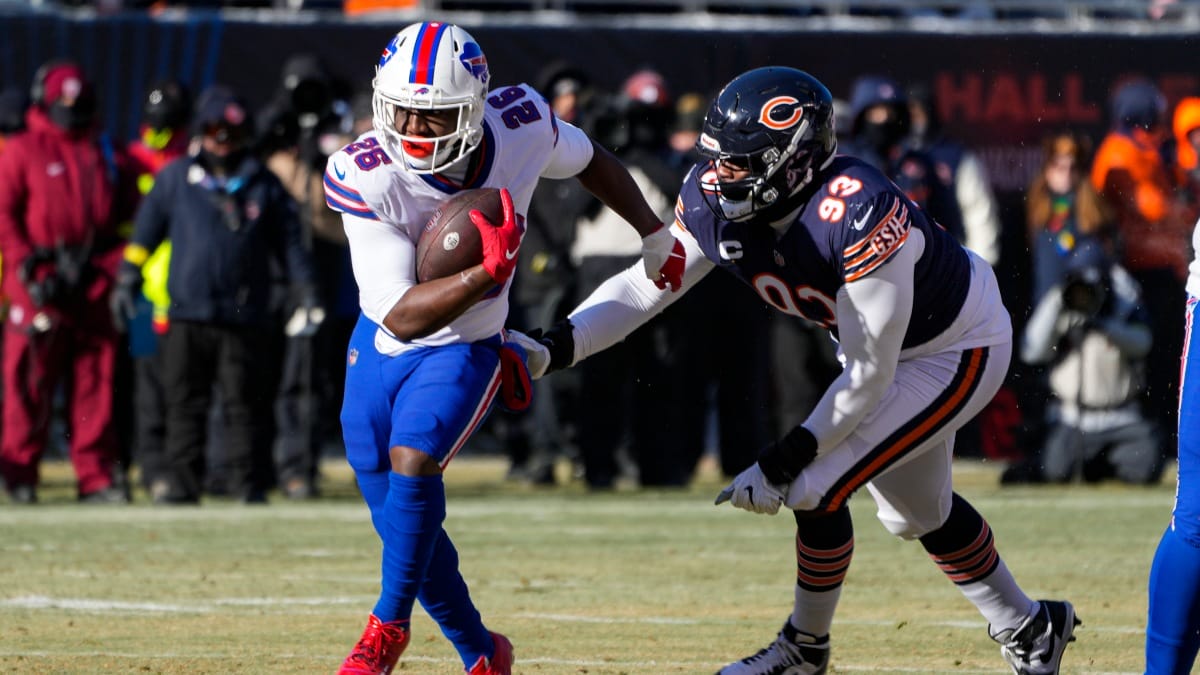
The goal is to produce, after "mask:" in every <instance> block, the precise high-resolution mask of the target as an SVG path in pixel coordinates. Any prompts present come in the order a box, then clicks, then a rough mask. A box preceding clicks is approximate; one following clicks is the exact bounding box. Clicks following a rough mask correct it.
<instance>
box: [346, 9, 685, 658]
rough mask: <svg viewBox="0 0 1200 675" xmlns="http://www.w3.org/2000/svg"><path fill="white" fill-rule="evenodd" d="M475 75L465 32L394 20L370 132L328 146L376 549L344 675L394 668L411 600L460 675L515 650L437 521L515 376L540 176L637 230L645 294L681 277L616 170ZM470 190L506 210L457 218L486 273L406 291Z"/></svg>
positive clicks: (632, 188)
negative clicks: (355, 296)
mask: <svg viewBox="0 0 1200 675" xmlns="http://www.w3.org/2000/svg"><path fill="white" fill-rule="evenodd" d="M489 76H490V73H489V71H488V67H487V59H486V58H485V57H484V54H483V51H482V50H481V49H480V47H479V44H478V43H476V42H475V40H474V38H472V37H471V35H470V34H468V33H467V32H466V31H465V30H463V29H462V28H459V27H458V26H453V25H450V24H445V23H435V22H428V23H418V24H413V25H411V26H408V27H406V28H405V29H403V30H401V31H400V32H399V33H397V34H396V36H395V37H394V38H392V40H391V42H389V43H388V45H387V47H386V48H385V49H384V51H383V54H382V56H381V57H380V59H379V65H378V67H377V69H376V76H375V79H374V82H373V88H374V99H373V104H374V130H373V131H369V132H367V133H365V134H363V135H362V136H360V137H359V138H358V139H356V140H355V141H354V142H353V143H350V144H349V145H347V146H346V147H344V148H342V149H341V150H339V151H338V152H336V153H334V154H333V155H332V156H331V157H330V159H329V162H328V165H327V167H326V171H325V194H326V202H327V203H328V204H329V206H330V207H331V208H333V209H334V210H335V211H339V212H340V213H341V214H342V218H343V221H344V227H345V230H346V236H347V238H348V239H349V242H350V253H351V258H352V262H353V268H354V276H355V280H356V281H357V282H358V287H359V300H360V305H361V309H362V314H361V316H360V318H359V321H358V324H357V326H356V328H355V330H354V334H353V336H352V337H351V340H350V345H349V348H348V351H347V364H348V367H347V375H346V394H345V400H344V403H343V407H342V414H341V421H342V427H343V434H344V437H345V443H346V456H347V459H348V461H349V462H350V465H351V467H352V468H353V469H354V472H355V476H356V479H357V482H358V486H359V488H360V490H361V492H362V495H363V497H364V499H365V500H366V502H367V506H368V507H369V509H370V512H371V520H372V523H373V524H374V526H375V530H376V532H377V533H378V534H379V537H380V539H381V540H382V542H383V564H382V574H381V576H382V590H381V593H380V595H379V600H378V601H377V603H376V604H375V608H374V610H373V611H372V613H371V615H370V617H369V618H368V623H367V627H366V629H365V630H364V632H363V634H362V637H361V639H360V640H359V642H358V644H357V645H356V646H355V647H354V649H353V651H351V653H350V655H349V656H348V657H347V658H346V660H345V662H344V663H343V665H342V668H341V670H340V672H341V673H344V674H350V673H355V674H360V673H389V672H391V671H392V668H393V667H395V665H396V663H397V661H398V660H399V658H400V655H401V652H403V651H404V648H405V647H406V646H407V644H408V642H409V638H410V632H409V618H410V616H411V614H412V608H413V602H414V601H416V600H419V601H420V602H421V605H422V607H424V609H425V611H426V612H428V613H429V615H430V616H431V617H432V618H433V619H434V620H435V621H437V623H438V625H439V627H440V628H441V630H442V632H443V634H445V635H446V637H447V638H448V639H449V640H450V641H451V642H452V643H453V644H454V647H455V648H456V649H457V650H458V652H459V655H460V656H461V657H462V660H463V664H464V666H465V667H466V670H467V672H468V673H470V674H471V675H488V674H503V675H508V673H509V672H510V671H511V669H512V662H513V653H512V645H511V644H510V643H509V641H508V639H507V638H505V637H504V636H503V635H500V634H499V633H494V632H490V631H489V630H488V629H487V628H486V627H485V626H484V624H483V621H482V620H481V618H480V616H479V612H478V611H477V610H476V609H475V606H474V604H473V603H472V601H471V598H470V596H469V594H468V591H467V586H466V584H465V582H464V581H463V579H462V577H461V576H460V574H459V572H458V553H457V551H456V550H455V548H454V545H453V544H452V543H451V541H450V538H449V536H448V535H447V533H446V532H445V530H443V528H442V521H443V520H444V518H445V515H446V500H445V489H444V485H443V482H442V471H443V470H444V469H445V467H446V465H447V463H448V462H449V461H450V460H451V459H452V458H453V457H454V455H455V453H457V452H458V451H459V449H460V448H462V446H463V444H464V443H465V442H466V440H467V438H469V437H470V435H471V433H472V432H474V431H475V430H476V429H477V428H478V427H479V425H480V424H481V423H482V421H483V420H484V418H485V417H486V416H487V414H488V412H489V411H490V409H491V407H492V404H493V400H494V398H495V397H496V395H497V392H498V391H504V390H506V389H505V387H504V386H502V385H506V384H512V383H513V381H512V380H510V379H509V378H510V377H513V378H519V374H520V373H522V372H523V371H524V362H523V356H522V354H521V351H520V349H519V348H518V349H513V348H511V347H510V346H507V345H506V344H505V337H504V330H503V325H504V320H505V316H506V315H507V313H508V291H509V286H510V283H511V276H512V272H513V269H514V268H515V265H516V261H517V250H518V247H519V246H520V242H521V235H522V234H523V229H524V227H523V221H524V214H525V212H526V210H527V209H528V207H529V201H530V198H531V196H532V194H533V189H534V186H535V184H536V183H537V181H538V179H539V177H542V176H546V177H549V178H566V177H569V176H576V177H577V178H578V180H579V181H580V182H581V183H582V184H583V185H584V187H586V188H587V189H588V190H590V191H591V192H592V193H593V194H595V195H596V196H597V197H598V198H599V199H601V200H602V201H603V202H604V203H605V204H606V205H608V206H609V207H610V208H611V209H613V210H614V211H616V212H617V213H619V214H621V215H622V216H623V217H624V218H625V219H626V220H627V221H629V223H630V224H631V225H632V226H633V227H634V228H635V229H636V230H637V232H638V233H639V234H640V235H642V241H643V251H644V255H645V260H646V268H645V269H646V275H647V277H648V283H651V282H652V283H653V284H654V285H655V286H658V287H662V288H666V287H670V288H672V289H676V288H678V287H679V283H680V277H681V275H682V271H683V262H684V259H683V255H684V253H683V247H682V245H681V244H680V242H679V241H678V240H677V239H676V238H675V237H674V236H672V235H671V234H670V233H669V231H668V228H666V227H665V226H664V225H663V224H662V222H660V221H659V220H658V218H657V216H656V215H655V213H654V211H653V210H652V209H651V208H650V207H649V206H648V205H647V204H646V202H645V200H644V199H643V198H642V196H641V193H640V192H639V191H638V189H637V186H636V185H635V183H634V181H633V179H632V178H631V177H630V175H629V173H628V172H627V171H626V170H625V168H624V167H623V166H622V165H621V164H620V162H619V161H617V160H616V158H614V157H613V155H612V154H611V153H609V152H607V151H606V150H604V149H602V148H600V147H599V146H597V145H596V144H594V143H593V142H592V141H591V139H589V138H588V136H587V135H586V134H585V133H584V132H582V131H581V130H579V129H578V128H576V127H574V126H571V125H570V124H567V123H565V122H562V121H560V120H557V119H555V117H554V114H553V113H552V112H551V110H550V108H549V106H548V105H547V104H546V101H545V100H544V99H543V97H542V96H541V94H539V93H538V92H536V91H534V90H533V89H531V88H530V87H529V86H527V85H523V84H520V85H515V86H507V87H489ZM482 187H494V188H501V197H502V202H503V203H504V218H503V222H500V223H492V222H488V220H487V218H486V217H485V216H483V214H481V213H479V212H478V211H475V212H472V213H471V218H472V221H473V222H474V223H475V225H476V227H477V228H478V229H479V231H480V234H481V236H482V238H483V244H484V246H483V248H484V261H483V263H482V264H480V265H476V266H474V267H471V268H468V269H466V270H464V271H463V272H462V273H461V274H454V275H453V276H450V277H446V278H443V279H431V280H424V281H423V282H418V280H417V278H416V271H415V262H414V261H415V251H416V242H417V240H418V238H419V236H420V232H421V230H422V228H423V226H424V225H425V223H426V222H427V221H428V220H429V219H430V217H431V216H432V215H433V214H434V212H435V210H436V209H437V208H438V206H439V205H440V204H441V203H442V202H444V201H445V200H446V199H448V198H449V197H450V196H451V195H454V194H456V193H457V192H459V191H461V190H465V189H472V188H482ZM502 373H503V375H504V377H502ZM525 377H526V378H527V374H526V375H525ZM526 391H527V390H526Z"/></svg>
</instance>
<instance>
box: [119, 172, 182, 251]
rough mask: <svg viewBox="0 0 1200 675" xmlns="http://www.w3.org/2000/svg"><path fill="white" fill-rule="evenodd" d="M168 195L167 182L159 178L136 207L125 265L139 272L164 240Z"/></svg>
mask: <svg viewBox="0 0 1200 675" xmlns="http://www.w3.org/2000/svg"><path fill="white" fill-rule="evenodd" d="M171 192H172V191H171V184H170V182H169V179H168V178H167V177H166V176H161V175H160V177H159V178H158V179H157V180H155V181H154V187H152V188H150V192H147V193H146V197H145V198H144V199H142V202H141V203H140V204H138V208H137V211H136V212H134V215H133V235H132V237H130V239H129V244H128V245H126V247H125V254H124V258H125V262H127V263H129V264H131V265H133V266H134V267H138V268H140V267H141V266H142V265H144V264H145V262H146V260H147V259H148V258H149V257H150V254H151V253H152V252H153V251H154V250H155V249H156V248H158V245H159V244H161V243H162V242H163V240H164V239H166V238H167V228H168V226H169V223H170V220H169V218H168V214H169V209H170V201H171Z"/></svg>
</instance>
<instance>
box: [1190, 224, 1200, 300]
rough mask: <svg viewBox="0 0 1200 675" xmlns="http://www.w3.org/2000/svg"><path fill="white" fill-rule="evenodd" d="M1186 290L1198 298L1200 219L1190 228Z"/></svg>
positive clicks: (1199, 282)
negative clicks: (1190, 246) (1190, 252)
mask: <svg viewBox="0 0 1200 675" xmlns="http://www.w3.org/2000/svg"><path fill="white" fill-rule="evenodd" d="M1187 292H1188V295H1190V296H1192V297H1193V298H1200V221H1197V222H1196V227H1195V229H1193V230H1192V262H1191V263H1190V264H1189V265H1188V278H1187Z"/></svg>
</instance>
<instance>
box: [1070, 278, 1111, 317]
mask: <svg viewBox="0 0 1200 675" xmlns="http://www.w3.org/2000/svg"><path fill="white" fill-rule="evenodd" d="M1108 286H1109V281H1108V275H1107V274H1106V273H1105V272H1104V270H1102V269H1100V268H1099V267H1083V268H1080V269H1077V270H1072V271H1070V272H1068V273H1067V276H1066V278H1065V279H1064V280H1063V306H1064V307H1065V308H1067V309H1069V310H1071V311H1075V312H1079V313H1081V314H1084V315H1086V316H1088V317H1092V316H1095V315H1097V314H1099V313H1100V310H1101V309H1103V307H1104V303H1105V301H1106V300H1107V299H1108Z"/></svg>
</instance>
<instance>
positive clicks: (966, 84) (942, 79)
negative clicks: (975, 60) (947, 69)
mask: <svg viewBox="0 0 1200 675" xmlns="http://www.w3.org/2000/svg"><path fill="white" fill-rule="evenodd" d="M934 91H935V92H936V93H937V102H938V114H939V115H940V116H941V119H942V120H943V121H947V120H954V119H962V120H972V121H974V120H977V119H979V104H980V102H981V101H983V78H981V77H979V76H978V75H966V76H964V77H963V81H962V83H961V84H960V83H958V82H957V81H955V78H954V76H953V75H951V74H950V73H938V76H937V79H936V84H935V85H934Z"/></svg>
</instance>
